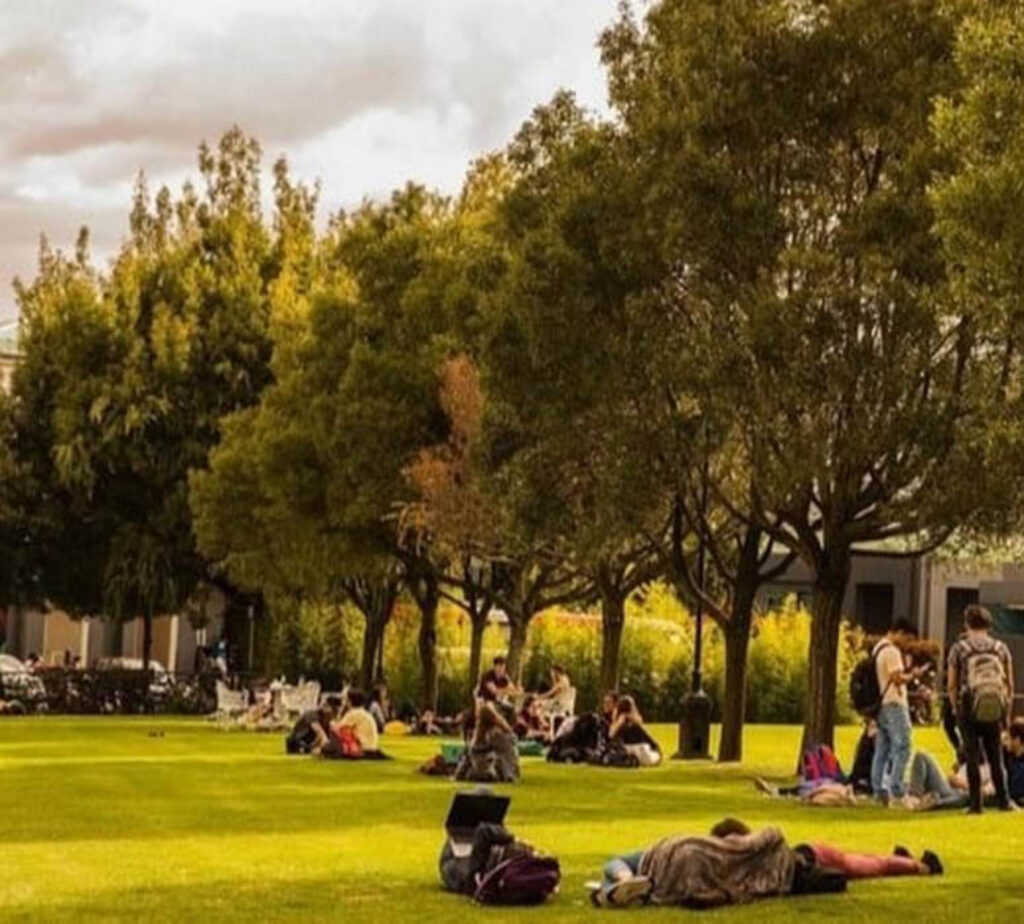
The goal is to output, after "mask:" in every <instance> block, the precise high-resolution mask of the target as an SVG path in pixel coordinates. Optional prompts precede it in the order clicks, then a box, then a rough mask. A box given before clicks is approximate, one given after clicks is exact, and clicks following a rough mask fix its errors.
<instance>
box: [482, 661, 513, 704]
mask: <svg viewBox="0 0 1024 924" xmlns="http://www.w3.org/2000/svg"><path fill="white" fill-rule="evenodd" d="M521 692H522V691H521V690H520V689H519V687H517V686H516V685H515V683H513V682H512V678H511V677H510V676H509V674H508V660H507V659H506V658H503V657H502V656H501V655H499V656H498V657H496V658H495V659H494V661H493V662H492V665H491V669H490V670H489V671H487V672H486V673H485V674H484V675H483V676H482V677H481V678H480V684H479V685H478V686H477V691H476V697H477V699H479V700H482V701H483V702H485V703H507V702H508V701H509V700H510V699H511V698H512V697H513V696H516V695H518V694H519V693H521Z"/></svg>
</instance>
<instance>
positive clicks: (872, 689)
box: [850, 642, 891, 717]
mask: <svg viewBox="0 0 1024 924" xmlns="http://www.w3.org/2000/svg"><path fill="white" fill-rule="evenodd" d="M888 644H891V642H886V643H885V644H882V645H876V646H875V648H874V649H873V650H872V651H871V653H870V654H868V655H865V656H864V657H863V658H861V659H860V661H858V662H857V664H856V666H855V667H854V669H853V673H852V674H850V704H851V705H852V706H853V708H854V709H855V710H856V711H857V712H859V713H860V714H861V715H863V716H869V717H870V716H875V715H877V714H878V710H879V709H881V708H882V690H881V688H880V687H879V685H878V654H879V652H881V651H882V649H883V648H884V647H885V646H886V645H888Z"/></svg>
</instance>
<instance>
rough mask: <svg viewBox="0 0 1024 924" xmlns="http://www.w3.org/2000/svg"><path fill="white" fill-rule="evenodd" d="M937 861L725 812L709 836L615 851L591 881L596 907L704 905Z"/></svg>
mask: <svg viewBox="0 0 1024 924" xmlns="http://www.w3.org/2000/svg"><path fill="white" fill-rule="evenodd" d="M942 872H943V868H942V863H941V862H940V861H939V858H938V857H937V856H936V855H935V854H934V853H933V852H931V851H929V850H926V851H925V852H924V854H922V856H921V859H920V860H915V859H914V858H913V857H912V856H911V855H910V852H909V851H908V850H906V848H903V847H897V848H896V849H895V851H894V852H893V854H892V855H890V856H875V855H870V854H855V853H848V852H846V851H844V850H841V849H839V848H838V847H833V846H831V845H828V844H820V843H815V844H800V845H798V846H797V847H790V846H789V845H788V844H787V843H786V840H785V838H784V837H783V835H782V832H781V831H780V830H779V829H778V828H763V829H762V830H760V831H756V832H751V831H750V829H749V828H748V827H747V826H746V825H745V824H744V823H743V822H741V821H738V820H736V819H734V818H727V819H724V820H723V821H721V822H719V823H718V824H717V825H715V827H714V828H712V830H711V835H710V836H709V837H707V836H706V837H701V836H690V835H684V836H680V837H668V838H665V839H663V840H661V841H658V843H656V844H654V845H653V846H652V847H649V848H647V849H646V850H638V851H634V852H632V853H627V854H623V855H621V856H618V857H614V858H613V859H612V860H610V861H609V862H608V863H607V864H606V865H605V868H604V881H603V882H602V883H600V884H599V885H598V884H594V886H593V888H592V891H591V900H592V901H593V903H594V904H595V905H596V906H598V907H622V906H626V905H635V904H645V903H650V904H654V905H682V906H686V907H691V908H710V907H714V906H717V905H729V904H739V903H743V902H749V901H753V900H755V899H758V898H768V897H771V896H775V895H807V894H812V893H821V892H840V891H844V890H845V888H846V882H847V880H848V879H872V878H878V877H883V876H931V875H939V874H941V873H942Z"/></svg>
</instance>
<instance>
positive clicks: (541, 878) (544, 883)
mask: <svg viewBox="0 0 1024 924" xmlns="http://www.w3.org/2000/svg"><path fill="white" fill-rule="evenodd" d="M561 878H562V871H561V868H560V867H559V865H558V861H557V860H556V859H555V858H554V857H539V856H536V855H535V854H533V855H531V854H523V855H520V856H517V857H513V858H512V859H511V860H505V861H504V862H502V863H499V864H498V865H497V866H496V867H494V869H492V870H491V871H490V872H488V873H485V874H484V875H483V876H481V877H480V881H479V882H478V883H477V887H476V892H475V893H474V895H473V900H474V901H477V902H479V903H480V904H481V905H539V904H541V903H542V902H544V901H546V900H547V899H548V897H549V896H550V895H551V894H552V893H554V892H555V891H556V890H557V889H558V883H559V882H560V881H561Z"/></svg>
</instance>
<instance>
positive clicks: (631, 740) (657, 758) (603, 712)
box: [548, 692, 662, 767]
mask: <svg viewBox="0 0 1024 924" xmlns="http://www.w3.org/2000/svg"><path fill="white" fill-rule="evenodd" d="M548 760H549V761H552V762H553V763H589V764H596V765H599V766H605V767H654V766H657V765H658V764H660V763H661V760H662V754H661V747H660V746H659V744H658V742H657V741H656V740H655V739H654V737H653V736H652V735H651V734H650V732H649V731H648V730H647V727H646V726H645V724H644V719H643V716H642V715H641V714H640V709H639V708H638V707H637V704H636V702H635V701H634V699H633V697H631V696H619V694H617V693H613V692H609V693H605V694H604V696H603V697H602V698H601V708H600V710H599V711H597V712H593V713H584V714H583V715H579V716H574V717H572V718H570V719H567V720H566V721H565V722H564V723H563V724H562V727H561V728H560V729H559V733H558V734H557V735H556V736H555V739H554V740H553V741H552V743H551V748H550V749H549V750H548Z"/></svg>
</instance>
